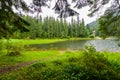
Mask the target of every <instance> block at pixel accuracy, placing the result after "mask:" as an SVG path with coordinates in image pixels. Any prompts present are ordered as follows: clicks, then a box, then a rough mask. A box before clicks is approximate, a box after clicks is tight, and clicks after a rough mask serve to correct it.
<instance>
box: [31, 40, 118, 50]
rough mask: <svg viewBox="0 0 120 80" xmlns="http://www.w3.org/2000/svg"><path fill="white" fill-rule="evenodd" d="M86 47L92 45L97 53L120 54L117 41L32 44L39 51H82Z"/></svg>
mask: <svg viewBox="0 0 120 80" xmlns="http://www.w3.org/2000/svg"><path fill="white" fill-rule="evenodd" d="M86 45H92V46H94V47H95V48H96V50H97V51H112V52H113V51H114V52H120V47H119V46H118V41H116V40H113V39H107V40H102V39H97V40H68V41H63V42H56V43H50V44H34V45H31V46H32V47H36V48H39V49H72V50H76V49H80V50H81V49H83V48H84V47H85V46H86Z"/></svg>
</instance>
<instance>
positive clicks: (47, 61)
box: [0, 39, 120, 80]
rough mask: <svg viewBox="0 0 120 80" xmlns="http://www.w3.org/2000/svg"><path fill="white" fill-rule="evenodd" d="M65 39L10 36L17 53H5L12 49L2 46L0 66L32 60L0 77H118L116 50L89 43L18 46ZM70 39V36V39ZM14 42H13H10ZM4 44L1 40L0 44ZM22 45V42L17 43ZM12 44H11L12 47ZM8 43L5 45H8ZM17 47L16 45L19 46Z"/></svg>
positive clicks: (42, 79) (20, 79)
mask: <svg viewBox="0 0 120 80" xmlns="http://www.w3.org/2000/svg"><path fill="white" fill-rule="evenodd" d="M65 40H67V39H54V40H53V39H36V40H19V39H11V40H10V41H9V44H12V45H10V46H12V47H13V49H17V51H19V52H20V53H21V54H20V55H13V56H11V55H8V53H7V52H12V51H15V50H13V49H11V48H10V49H9V48H3V49H1V51H0V69H2V68H3V69H4V68H6V67H10V66H15V65H18V64H20V63H25V64H26V63H27V62H33V63H32V64H30V65H27V66H21V67H20V69H17V70H13V71H8V72H6V73H2V74H0V80H92V79H93V80H119V79H120V63H119V62H120V54H119V52H97V51H96V50H95V49H94V48H93V47H92V46H90V47H86V48H85V49H84V50H81V51H80V50H75V51H72V50H52V49H51V50H39V49H35V48H26V47H24V48H21V47H23V46H24V45H30V44H45V43H53V42H58V41H65ZM71 40H74V39H71ZM13 44H16V45H13ZM5 45H8V43H7V41H6V40H3V42H2V44H1V46H5ZM21 45H22V46H21ZM14 46H15V48H14ZM8 47H9V46H8ZM19 48H20V49H19Z"/></svg>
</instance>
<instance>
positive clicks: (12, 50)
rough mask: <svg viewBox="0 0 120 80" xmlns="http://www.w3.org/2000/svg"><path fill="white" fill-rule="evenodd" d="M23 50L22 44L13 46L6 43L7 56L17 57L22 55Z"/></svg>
mask: <svg viewBox="0 0 120 80" xmlns="http://www.w3.org/2000/svg"><path fill="white" fill-rule="evenodd" d="M24 49H25V48H24V44H22V43H19V44H18V43H17V44H15V43H12V42H10V41H8V42H7V45H6V50H7V55H8V56H19V55H21V54H22V52H23V51H24Z"/></svg>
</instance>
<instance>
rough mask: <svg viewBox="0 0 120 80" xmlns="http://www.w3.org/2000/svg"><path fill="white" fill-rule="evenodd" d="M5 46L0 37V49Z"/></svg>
mask: <svg viewBox="0 0 120 80" xmlns="http://www.w3.org/2000/svg"><path fill="white" fill-rule="evenodd" d="M5 48H6V46H5V43H4V39H0V51H1V50H4V49H5Z"/></svg>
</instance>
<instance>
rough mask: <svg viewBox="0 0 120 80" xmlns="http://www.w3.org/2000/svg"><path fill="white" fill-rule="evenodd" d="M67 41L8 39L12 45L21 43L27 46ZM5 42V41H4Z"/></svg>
mask: <svg viewBox="0 0 120 80" xmlns="http://www.w3.org/2000/svg"><path fill="white" fill-rule="evenodd" d="M66 40H68V39H29V40H27V39H10V41H11V42H12V43H16V44H17V43H23V44H25V45H29V44H46V43H53V42H59V41H66ZM5 41H6V40H5Z"/></svg>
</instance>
